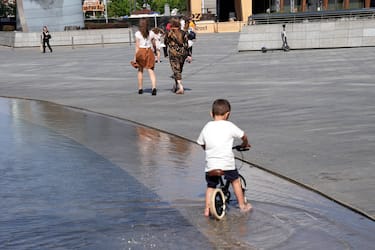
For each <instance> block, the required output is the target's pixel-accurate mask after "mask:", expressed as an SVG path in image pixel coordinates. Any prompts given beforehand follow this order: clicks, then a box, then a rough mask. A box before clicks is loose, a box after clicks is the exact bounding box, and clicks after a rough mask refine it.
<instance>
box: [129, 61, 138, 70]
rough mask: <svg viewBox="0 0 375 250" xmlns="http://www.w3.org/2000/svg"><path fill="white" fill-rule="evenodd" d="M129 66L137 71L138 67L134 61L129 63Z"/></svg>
mask: <svg viewBox="0 0 375 250" xmlns="http://www.w3.org/2000/svg"><path fill="white" fill-rule="evenodd" d="M130 64H131V65H132V66H133V68H135V69H138V67H139V65H138V63H137V62H136V61H130Z"/></svg>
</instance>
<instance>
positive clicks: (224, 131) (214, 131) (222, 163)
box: [197, 120, 244, 172]
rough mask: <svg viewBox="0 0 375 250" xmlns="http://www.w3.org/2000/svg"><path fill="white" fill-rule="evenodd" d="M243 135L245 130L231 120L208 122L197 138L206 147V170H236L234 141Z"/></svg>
mask: <svg viewBox="0 0 375 250" xmlns="http://www.w3.org/2000/svg"><path fill="white" fill-rule="evenodd" d="M243 136H244V131H243V130H241V129H240V128H238V127H237V126H236V125H235V124H234V123H232V122H230V121H226V120H220V121H210V122H208V123H207V124H206V125H205V126H204V127H203V129H202V131H201V133H200V135H199V137H198V139H197V143H198V144H199V145H205V147H206V149H205V151H206V168H205V172H209V171H211V170H213V169H222V170H234V169H235V168H236V166H235V159H234V154H233V150H232V147H233V141H234V138H242V137H243Z"/></svg>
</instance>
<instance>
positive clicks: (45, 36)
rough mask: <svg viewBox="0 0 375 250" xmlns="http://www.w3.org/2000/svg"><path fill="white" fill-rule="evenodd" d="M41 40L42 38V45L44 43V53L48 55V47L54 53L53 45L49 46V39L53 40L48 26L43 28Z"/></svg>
mask: <svg viewBox="0 0 375 250" xmlns="http://www.w3.org/2000/svg"><path fill="white" fill-rule="evenodd" d="M41 38H42V43H43V53H46V47H47V46H48V49H49V51H50V52H52V48H51V45H50V44H49V39H51V34H50V33H49V31H48V28H47V26H43V30H42V34H41Z"/></svg>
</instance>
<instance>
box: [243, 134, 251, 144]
mask: <svg viewBox="0 0 375 250" xmlns="http://www.w3.org/2000/svg"><path fill="white" fill-rule="evenodd" d="M241 140H242V144H241V147H242V148H250V147H251V145H250V144H249V140H248V139H247V135H246V134H245V133H244V134H243V136H242V137H241Z"/></svg>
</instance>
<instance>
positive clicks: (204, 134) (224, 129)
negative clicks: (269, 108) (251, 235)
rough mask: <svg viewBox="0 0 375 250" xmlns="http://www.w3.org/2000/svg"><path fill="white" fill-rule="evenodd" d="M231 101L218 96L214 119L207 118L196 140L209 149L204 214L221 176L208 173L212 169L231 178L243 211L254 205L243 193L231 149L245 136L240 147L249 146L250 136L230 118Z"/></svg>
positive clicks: (207, 153)
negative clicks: (247, 201) (229, 119)
mask: <svg viewBox="0 0 375 250" xmlns="http://www.w3.org/2000/svg"><path fill="white" fill-rule="evenodd" d="M230 109H231V108H230V103H229V102H228V101H227V100H225V99H217V100H215V101H214V103H213V104H212V111H211V116H212V118H213V121H210V122H208V123H207V124H206V125H205V126H204V128H203V129H202V131H201V133H200V135H199V137H198V139H197V143H198V144H199V145H201V146H202V147H203V149H204V150H205V152H206V168H205V173H206V181H207V190H206V207H205V210H204V215H205V216H206V217H208V216H209V215H210V197H211V194H212V192H213V191H214V189H215V188H216V186H217V185H218V184H219V178H220V177H219V176H209V174H208V173H209V172H210V171H211V170H213V169H222V170H223V171H224V177H225V179H227V180H228V181H230V182H231V184H232V186H233V190H234V194H235V195H236V198H237V201H238V205H239V207H240V210H241V211H242V212H248V211H250V210H251V208H252V206H251V205H250V203H245V200H244V196H243V193H242V188H241V182H240V178H239V176H238V171H237V169H236V166H235V159H234V154H233V151H232V147H233V141H234V138H240V139H241V140H242V144H241V147H244V148H249V147H250V144H249V143H248V140H247V136H246V134H245V132H244V131H242V130H241V129H240V128H238V127H237V126H236V125H235V124H234V123H232V122H230V121H228V118H229V114H230Z"/></svg>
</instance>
